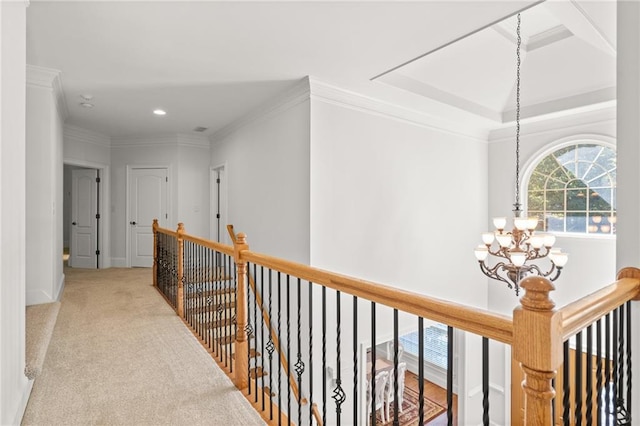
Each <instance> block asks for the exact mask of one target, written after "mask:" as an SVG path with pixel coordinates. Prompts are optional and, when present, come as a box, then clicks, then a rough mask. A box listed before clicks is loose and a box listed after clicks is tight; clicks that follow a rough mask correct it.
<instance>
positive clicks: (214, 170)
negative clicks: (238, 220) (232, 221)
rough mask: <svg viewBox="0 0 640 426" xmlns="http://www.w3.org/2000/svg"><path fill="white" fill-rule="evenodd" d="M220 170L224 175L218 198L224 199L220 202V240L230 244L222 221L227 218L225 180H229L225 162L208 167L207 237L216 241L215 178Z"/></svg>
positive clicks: (227, 198)
mask: <svg viewBox="0 0 640 426" xmlns="http://www.w3.org/2000/svg"><path fill="white" fill-rule="evenodd" d="M220 170H222V173H223V176H224V177H223V179H222V182H220V199H221V200H224V201H221V203H220V204H221V209H220V219H222V220H223V222H222V223H221V224H220V242H221V243H222V244H230V239H229V235H228V233H227V224H225V223H224V221H228V219H229V215H228V206H229V193H228V188H229V186H228V185H227V182H228V180H229V170H228V168H227V163H222V164H218V165H215V166H211V167H210V168H209V212H210V213H209V239H210V240H211V241H216V237H217V223H216V222H217V221H216V218H214V217H213V215H214V214H215V212H217V210H218V197H217V189H216V188H217V183H216V178H217V175H218V172H219V171H220Z"/></svg>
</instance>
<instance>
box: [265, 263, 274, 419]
mask: <svg viewBox="0 0 640 426" xmlns="http://www.w3.org/2000/svg"><path fill="white" fill-rule="evenodd" d="M267 272H268V273H269V307H268V312H269V318H273V316H272V315H271V306H272V297H273V292H272V290H273V287H272V286H273V278H272V275H273V271H272V270H271V269H267ZM272 334H273V331H272V329H271V327H269V341H268V342H267V352H269V420H273V380H272V379H271V377H272V376H273V351H274V349H275V347H274V345H273V338H272Z"/></svg>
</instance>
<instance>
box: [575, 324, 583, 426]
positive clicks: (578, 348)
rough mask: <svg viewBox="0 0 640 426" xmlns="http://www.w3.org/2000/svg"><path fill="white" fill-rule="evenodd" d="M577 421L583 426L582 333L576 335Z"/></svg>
mask: <svg viewBox="0 0 640 426" xmlns="http://www.w3.org/2000/svg"><path fill="white" fill-rule="evenodd" d="M574 355H575V366H576V368H575V404H576V409H575V416H576V417H575V421H576V425H577V426H580V425H582V332H578V333H577V334H576V351H575V354H574Z"/></svg>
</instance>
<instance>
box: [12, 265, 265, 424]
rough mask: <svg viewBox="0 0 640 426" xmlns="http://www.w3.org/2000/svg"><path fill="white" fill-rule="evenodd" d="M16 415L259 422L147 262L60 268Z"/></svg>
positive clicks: (66, 420) (27, 418)
mask: <svg viewBox="0 0 640 426" xmlns="http://www.w3.org/2000/svg"><path fill="white" fill-rule="evenodd" d="M65 274H66V284H65V290H64V294H63V297H62V305H61V307H60V312H59V314H58V321H57V323H56V326H55V329H54V332H53V336H52V338H51V343H50V345H49V350H48V352H47V357H46V360H45V362H44V366H43V369H42V372H41V373H40V375H39V376H38V377H37V378H36V380H35V383H34V387H33V391H32V393H31V398H30V400H29V404H28V405H27V409H26V412H25V415H24V418H23V424H24V425H226V426H230V425H258V424H264V422H263V421H262V419H260V417H259V416H258V414H257V413H256V412H255V411H254V410H253V409H252V408H251V407H250V406H249V403H248V402H247V401H246V400H245V399H244V397H243V396H242V395H241V394H240V392H238V391H237V390H236V388H235V387H234V386H233V384H232V383H231V381H230V380H229V379H228V378H227V376H226V375H225V374H224V373H223V372H222V371H221V370H220V369H219V368H218V367H217V365H216V364H215V362H214V361H213V360H212V359H211V357H210V356H209V354H207V352H206V351H205V350H204V349H203V348H202V346H201V345H200V344H199V343H198V341H197V340H196V339H195V338H194V337H193V335H192V334H191V332H190V331H188V330H187V328H186V327H185V326H184V324H183V323H182V321H181V320H180V319H179V318H178V317H177V316H176V315H175V313H174V311H173V310H172V309H171V308H170V307H169V305H167V303H166V302H165V301H164V300H163V299H162V297H161V296H160V295H159V294H158V293H157V292H156V290H155V289H153V287H152V286H151V271H150V270H149V269H106V270H100V271H95V270H78V269H69V268H67V269H65Z"/></svg>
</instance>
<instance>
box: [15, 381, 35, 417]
mask: <svg viewBox="0 0 640 426" xmlns="http://www.w3.org/2000/svg"><path fill="white" fill-rule="evenodd" d="M31 389H33V380H28V381H27V384H26V386H25V387H24V390H23V391H22V397H21V398H20V405H19V406H18V411H17V412H16V415H15V417H14V420H13V423H11V424H12V425H19V424H21V423H22V417H23V416H24V411H25V410H26V409H27V403H28V402H29V397H30V396H31Z"/></svg>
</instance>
